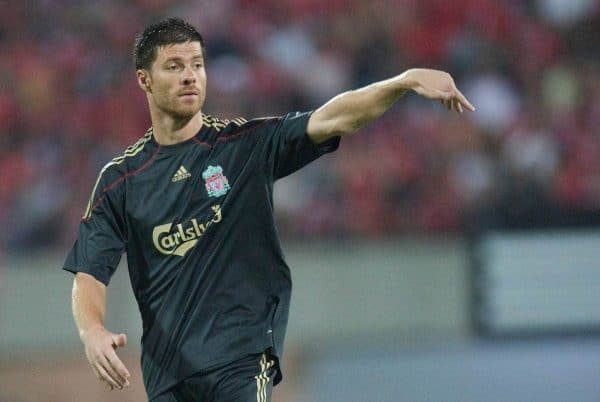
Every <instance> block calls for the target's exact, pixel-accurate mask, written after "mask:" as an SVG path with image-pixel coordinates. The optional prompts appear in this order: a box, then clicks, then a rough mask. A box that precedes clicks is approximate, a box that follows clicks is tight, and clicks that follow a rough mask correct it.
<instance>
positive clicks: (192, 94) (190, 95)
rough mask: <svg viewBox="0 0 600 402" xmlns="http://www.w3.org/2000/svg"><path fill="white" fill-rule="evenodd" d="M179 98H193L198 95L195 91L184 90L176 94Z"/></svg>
mask: <svg viewBox="0 0 600 402" xmlns="http://www.w3.org/2000/svg"><path fill="white" fill-rule="evenodd" d="M178 96H179V97H180V98H193V97H197V96H198V92H196V91H185V92H181V93H179V95H178Z"/></svg>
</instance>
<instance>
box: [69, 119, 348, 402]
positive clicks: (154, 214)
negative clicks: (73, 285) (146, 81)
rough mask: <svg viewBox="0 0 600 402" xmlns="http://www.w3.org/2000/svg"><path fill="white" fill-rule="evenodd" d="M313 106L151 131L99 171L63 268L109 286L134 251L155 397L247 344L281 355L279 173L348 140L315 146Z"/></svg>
mask: <svg viewBox="0 0 600 402" xmlns="http://www.w3.org/2000/svg"><path fill="white" fill-rule="evenodd" d="M309 116H310V113H290V114H288V115H285V116H283V117H274V118H264V119H255V120H250V121H245V120H243V119H235V120H232V121H228V120H220V119H216V118H214V117H211V116H207V115H204V116H203V126H202V128H201V130H200V131H199V132H198V134H197V135H196V136H195V137H193V138H191V139H190V140H187V141H185V142H182V143H179V144H175V145H169V146H164V145H160V144H158V143H157V142H156V141H155V139H154V137H153V135H152V131H151V130H149V131H148V132H147V133H146V135H145V136H144V137H142V138H141V139H140V140H139V141H138V142H137V143H135V144H134V145H132V146H130V147H129V148H127V149H126V150H125V152H124V153H123V154H122V155H121V156H118V157H116V158H115V159H113V160H112V161H111V162H110V163H108V164H107V165H106V166H105V167H104V168H103V169H102V171H101V172H100V175H99V177H98V180H97V182H96V184H95V186H94V190H93V192H92V196H91V198H90V201H89V203H88V206H87V208H86V211H85V215H84V216H83V219H82V220H81V223H80V225H79V231H78V235H77V240H76V242H75V244H74V246H73V248H72V249H71V251H70V253H69V255H68V256H67V259H66V262H65V265H64V269H65V270H67V271H71V272H74V273H75V272H86V273H88V274H91V275H93V276H94V277H95V278H96V279H98V280H99V281H101V282H102V283H104V284H105V285H108V283H109V281H110V278H111V276H112V274H113V272H114V271H115V269H116V267H117V265H118V263H119V260H120V258H121V255H122V253H124V252H126V253H127V263H128V268H129V276H130V278H131V283H132V287H133V292H134V294H135V297H136V299H137V302H138V304H139V310H140V312H141V316H142V322H143V336H142V371H143V374H144V383H145V386H146V391H147V393H148V397H149V398H150V399H152V398H153V397H155V396H157V395H158V394H160V393H161V392H163V391H165V390H166V389H168V388H169V387H171V386H173V385H175V384H176V383H178V382H179V381H181V380H183V379H184V378H186V377H189V376H190V375H193V374H195V373H197V372H199V371H201V370H202V369H206V368H208V367H211V366H215V365H219V364H223V363H226V362H230V361H233V360H235V359H237V358H240V357H242V356H244V355H247V354H251V353H260V352H262V351H264V350H265V349H267V348H273V350H274V353H275V355H276V356H281V353H282V350H283V339H284V336H285V330H286V326H287V321H288V311H289V302H290V295H291V279H290V271H289V268H288V266H287V265H286V263H285V261H284V257H283V253H282V250H281V246H280V243H279V239H278V235H277V230H276V227H275V222H274V217H273V182H274V181H275V180H276V179H278V178H281V177H284V176H286V175H288V174H290V173H292V172H294V171H296V170H298V169H300V168H301V167H302V166H304V165H306V164H307V163H309V162H311V161H313V160H314V159H316V158H318V157H319V156H321V155H323V154H324V153H327V152H332V151H334V150H335V149H336V148H337V147H338V145H339V137H336V138H333V139H331V140H329V141H327V142H325V143H322V144H319V145H316V144H314V143H313V142H312V141H311V140H310V139H309V138H308V136H307V134H306V126H307V123H308V118H309ZM280 380H281V376H280V375H278V378H276V382H279V381H280Z"/></svg>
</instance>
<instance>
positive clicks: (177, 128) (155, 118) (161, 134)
mask: <svg viewBox="0 0 600 402" xmlns="http://www.w3.org/2000/svg"><path fill="white" fill-rule="evenodd" d="M150 117H151V120H152V131H153V133H154V139H155V140H156V142H158V143H159V144H160V145H173V144H177V143H180V142H183V141H186V140H189V139H190V138H192V137H193V136H195V135H196V134H197V133H198V131H200V129H201V128H202V111H200V110H199V111H198V113H196V114H195V115H193V116H191V117H186V118H176V117H173V116H170V115H167V114H165V113H159V112H157V111H155V110H150Z"/></svg>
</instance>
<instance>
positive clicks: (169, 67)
mask: <svg viewBox="0 0 600 402" xmlns="http://www.w3.org/2000/svg"><path fill="white" fill-rule="evenodd" d="M178 68H179V66H177V64H169V65H168V66H167V70H170V71H176V70H177V69H178Z"/></svg>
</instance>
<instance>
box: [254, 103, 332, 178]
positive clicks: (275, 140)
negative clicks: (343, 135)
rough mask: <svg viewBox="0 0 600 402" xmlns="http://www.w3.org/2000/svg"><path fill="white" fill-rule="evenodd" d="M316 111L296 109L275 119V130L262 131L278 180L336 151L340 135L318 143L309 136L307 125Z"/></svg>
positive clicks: (273, 127) (273, 125)
mask: <svg viewBox="0 0 600 402" xmlns="http://www.w3.org/2000/svg"><path fill="white" fill-rule="evenodd" d="M311 114H312V112H304V113H300V112H294V113H289V114H287V115H285V116H282V117H278V118H275V119H274V121H273V122H272V130H269V131H268V134H267V135H264V133H261V137H262V140H263V141H264V144H263V145H264V146H265V148H266V149H265V150H266V153H267V164H268V165H267V166H268V168H269V169H272V173H273V176H274V179H280V178H282V177H285V176H287V175H289V174H292V173H294V172H295V171H297V170H298V169H300V168H302V167H303V166H305V165H307V164H309V163H310V162H312V161H314V160H315V159H317V158H319V157H320V156H321V155H324V154H326V153H329V152H333V151H335V150H336V149H337V148H338V146H339V143H340V137H334V138H331V139H329V140H328V141H325V142H322V143H320V144H315V143H314V142H313V141H312V140H311V139H310V138H309V137H308V135H307V133H306V127H307V125H308V119H309V118H310V115H311Z"/></svg>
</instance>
